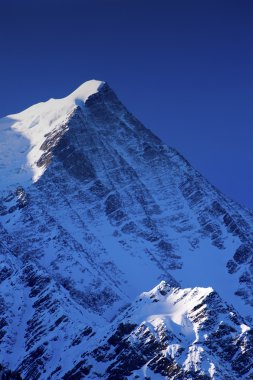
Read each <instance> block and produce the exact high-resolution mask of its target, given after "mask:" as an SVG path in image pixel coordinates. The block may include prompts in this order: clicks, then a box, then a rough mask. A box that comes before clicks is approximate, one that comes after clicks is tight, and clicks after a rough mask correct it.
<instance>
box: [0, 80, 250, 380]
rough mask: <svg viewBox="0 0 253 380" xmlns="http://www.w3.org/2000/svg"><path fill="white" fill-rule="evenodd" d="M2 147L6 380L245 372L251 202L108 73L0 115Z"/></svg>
mask: <svg viewBox="0 0 253 380" xmlns="http://www.w3.org/2000/svg"><path fill="white" fill-rule="evenodd" d="M0 152H1V156H0V178H1V185H0V233H1V239H0V311H1V312H0V363H1V369H0V378H1V376H2V379H5V378H6V377H4V376H6V373H9V375H8V376H10V377H9V378H10V379H12V377H11V376H12V375H11V374H12V372H13V373H14V375H13V378H19V377H18V376H21V377H22V379H25V380H37V379H39V380H51V379H52V380H54V379H56V380H58V379H63V380H78V379H107V380H130V379H140V380H141V379H143V380H144V379H146V380H148V379H151V380H160V379H171V380H185V379H189V380H190V379H191V380H200V379H201V380H207V379H215V380H238V379H244V380H250V379H253V330H252V326H253V312H252V310H253V214H252V213H251V212H250V211H248V210H246V209H244V208H242V207H241V206H240V205H239V204H237V203H235V202H233V201H231V200H230V199H228V198H226V197H225V196H224V195H223V194H222V193H221V192H219V191H218V190H217V189H216V188H215V187H213V186H212V185H211V184H210V183H209V182H208V181H207V180H206V179H205V178H203V177H202V176H201V175H200V174H199V173H198V172H197V171H196V170H194V169H193V168H192V167H191V165H190V164H189V163H188V162H187V161H186V160H185V159H184V158H183V157H182V156H181V155H180V154H179V153H178V152H177V151H176V150H175V149H172V148H170V147H168V146H166V145H164V144H163V143H162V142H161V141H160V139H159V138H158V137H156V136H155V135H154V134H153V133H152V132H151V131H150V130H148V129H146V128H145V127H144V126H143V125H142V124H141V123H140V122H139V121H138V120H137V119H136V118H135V117H134V116H133V115H132V114H131V113H129V111H128V110H127V109H126V108H125V107H124V105H123V104H122V103H121V102H120V101H119V100H118V98H117V97H116V95H115V94H114V92H113V91H112V90H111V89H110V88H109V86H108V85H107V84H106V83H104V82H99V81H89V82H86V83H84V84H83V85H82V86H81V87H80V88H78V89H77V90H76V91H75V92H73V93H72V94H71V95H69V96H67V97H66V98H64V99H50V100H49V101H47V102H45V103H39V104H37V105H35V106H32V107H30V108H28V109H27V110H25V111H23V112H21V113H19V114H16V115H10V116H7V117H5V118H3V119H1V120H0ZM3 368H5V369H6V370H4V369H3ZM6 371H7V372H6ZM8 371H12V372H8ZM15 376H17V377H15Z"/></svg>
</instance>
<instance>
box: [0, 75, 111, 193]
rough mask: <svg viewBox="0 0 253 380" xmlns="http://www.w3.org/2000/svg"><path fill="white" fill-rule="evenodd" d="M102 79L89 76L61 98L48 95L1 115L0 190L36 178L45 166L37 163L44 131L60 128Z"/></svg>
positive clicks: (96, 88) (96, 89)
mask: <svg viewBox="0 0 253 380" xmlns="http://www.w3.org/2000/svg"><path fill="white" fill-rule="evenodd" d="M104 83H105V82H102V81H98V80H90V81H88V82H85V83H83V84H82V85H81V86H80V87H78V88H77V89H76V90H75V91H74V92H72V93H71V94H70V95H68V96H66V97H65V98H62V99H49V100H48V101H46V102H41V103H38V104H35V105H33V106H31V107H29V108H27V109H26V110H24V111H22V112H20V113H17V114H14V115H8V116H6V117H4V118H3V119H0V152H1V154H0V177H1V178H5V181H1V185H0V190H1V191H4V190H8V189H12V190H15V187H17V186H24V187H25V186H27V185H28V184H30V183H31V182H36V181H37V180H38V179H39V178H40V177H41V175H42V174H43V172H44V171H45V168H43V167H40V168H39V167H38V166H37V164H36V163H37V161H38V160H39V158H40V156H41V155H42V153H43V152H42V151H41V150H40V147H41V145H42V143H43V141H44V140H45V135H46V134H48V133H50V132H52V131H53V130H55V129H57V128H59V127H60V126H61V125H62V123H64V121H66V119H67V118H68V116H69V114H70V113H71V112H72V111H73V110H74V108H75V107H77V106H80V105H81V106H82V105H84V104H85V102H86V100H87V99H88V98H89V97H90V96H91V95H93V94H95V93H97V92H98V91H99V89H100V88H101V87H102V86H103V84H104Z"/></svg>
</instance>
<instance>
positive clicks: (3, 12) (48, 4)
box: [0, 0, 253, 209]
mask: <svg viewBox="0 0 253 380" xmlns="http://www.w3.org/2000/svg"><path fill="white" fill-rule="evenodd" d="M94 78H95V79H101V80H105V81H107V82H108V83H109V84H110V85H111V87H112V88H113V89H114V90H115V91H116V93H117V94H118V96H119V98H120V99H121V100H122V101H123V102H124V103H125V105H126V106H127V107H128V108H129V109H130V111H132V112H133V113H134V114H135V115H136V116H137V117H138V118H139V119H140V120H141V121H142V122H143V123H144V124H145V125H146V126H147V127H148V128H151V129H152V130H153V131H154V132H155V133H156V134H157V135H159V136H160V137H161V138H162V139H163V140H164V141H165V142H166V143H167V144H168V145H171V146H173V147H175V148H177V149H178V150H179V151H180V152H181V153H182V154H183V155H184V156H185V157H186V158H187V159H188V160H189V161H190V162H191V163H192V164H193V165H194V167H195V168H197V169H198V170H199V171H200V172H201V173H202V174H204V175H205V176H206V177H207V178H208V179H209V180H210V181H211V182H212V183H213V184H214V185H215V186H217V187H218V188H219V189H220V190H222V191H223V192H224V193H225V194H227V195H229V196H230V197H232V198H233V199H235V200H237V201H239V202H241V203H242V204H243V205H245V206H247V207H249V208H251V209H253V195H252V194H253V148H252V145H253V1H252V0H237V1H233V0H227V1H223V0H211V1H208V0H201V1H195V0H185V1H181V0H174V1H170V0H145V1H144V0H50V1H48V0H43V1H40V0H36V1H34V0H30V1H29V0H22V1H21V0H1V1H0V117H2V116H5V115H6V114H9V113H16V112H18V111H21V110H22V109H24V108H26V107H28V106H30V105H32V104H34V103H37V102H39V101H43V100H47V99H48V98H51V97H63V96H65V95H67V94H68V93H69V92H71V91H73V90H74V89H75V88H76V87H77V86H79V85H80V84H81V83H83V82H85V81H86V80H89V79H94Z"/></svg>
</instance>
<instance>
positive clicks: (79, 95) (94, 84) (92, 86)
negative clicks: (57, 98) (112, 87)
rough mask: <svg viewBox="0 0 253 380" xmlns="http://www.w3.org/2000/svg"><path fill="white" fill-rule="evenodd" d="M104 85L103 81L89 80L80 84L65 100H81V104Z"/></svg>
mask: <svg viewBox="0 0 253 380" xmlns="http://www.w3.org/2000/svg"><path fill="white" fill-rule="evenodd" d="M104 84H105V82H103V81H99V80H95V79H92V80H89V81H87V82H84V83H83V84H81V86H79V87H78V88H77V89H76V90H75V91H73V92H72V93H71V94H70V95H68V96H67V97H66V98H68V99H72V100H73V99H75V100H82V101H83V102H85V101H86V100H87V99H88V98H89V97H90V96H91V95H93V94H96V93H97V92H98V91H99V90H100V89H101V87H103V86H104Z"/></svg>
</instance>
